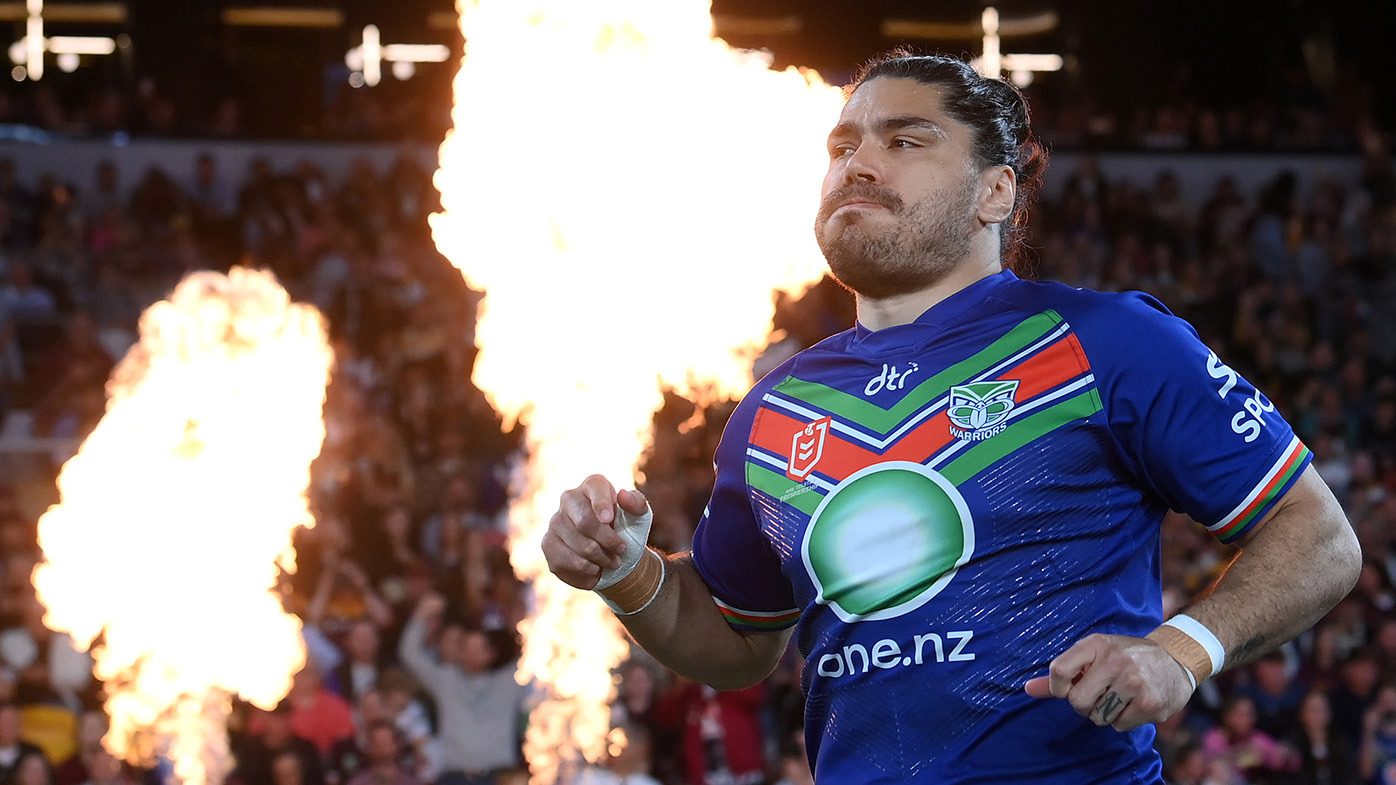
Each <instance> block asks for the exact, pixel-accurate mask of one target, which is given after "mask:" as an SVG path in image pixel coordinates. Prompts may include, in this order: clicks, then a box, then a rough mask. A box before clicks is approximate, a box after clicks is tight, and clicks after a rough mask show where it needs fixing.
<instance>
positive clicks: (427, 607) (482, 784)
mask: <svg viewBox="0 0 1396 785" xmlns="http://www.w3.org/2000/svg"><path fill="white" fill-rule="evenodd" d="M445 609H446V601H445V599H443V598H442V597H441V596H440V595H436V594H433V595H428V596H427V597H425V598H423V599H422V601H421V602H420V603H419V604H418V605H417V610H416V611H415V612H414V613H413V616H412V618H411V620H410V621H409V622H408V623H407V627H406V629H405V630H404V631H403V633H402V640H401V642H400V643H399V644H398V655H399V657H401V659H402V661H403V663H404V664H405V665H406V666H407V667H408V669H409V670H411V671H412V673H413V675H414V676H416V677H417V679H418V680H419V681H421V683H422V686H423V687H424V688H425V689H426V690H427V692H429V693H430V694H431V696H432V699H433V700H434V701H435V703H436V707H437V711H438V712H439V721H440V741H441V769H442V772H441V775H440V776H439V777H438V778H437V785H496V783H498V782H499V778H500V777H501V776H503V775H504V774H505V773H507V772H510V771H514V770H517V769H518V768H519V766H520V760H519V738H518V728H519V722H518V721H519V716H520V713H521V711H522V705H523V688H522V687H521V686H519V684H518V682H516V681H515V680H514V669H513V666H512V663H506V664H505V667H500V665H501V664H500V663H498V662H497V661H496V660H497V659H498V658H499V656H500V652H499V651H497V650H496V647H495V645H494V644H493V643H492V642H491V640H490V638H489V636H487V635H485V633H484V632H483V631H481V630H471V629H467V628H465V627H463V626H460V625H458V624H452V623H443V622H442V613H443V611H445ZM430 629H435V631H437V632H439V633H440V635H439V640H438V654H436V655H434V654H433V653H432V652H431V651H430V650H429V649H428V648H427V643H426V640H427V635H428V632H429V630H430Z"/></svg>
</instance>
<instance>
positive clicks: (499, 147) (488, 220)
mask: <svg viewBox="0 0 1396 785" xmlns="http://www.w3.org/2000/svg"><path fill="white" fill-rule="evenodd" d="M459 6H460V11H461V28H462V31H463V32H464V34H465V36H466V38H467V41H468V44H467V53H466V58H465V61H464V64H463V66H462V68H461V70H460V72H459V74H458V75H457V76H456V79H455V85H454V89H455V106H454V110H453V113H452V116H453V119H454V126H455V127H454V130H453V131H452V132H451V133H450V134H449V135H448V136H447V138H446V140H445V141H444V143H443V144H442V146H441V150H440V160H441V168H440V171H438V172H437V177H436V184H437V187H438V189H439V190H440V191H441V200H442V205H443V207H444V212H443V213H441V214H438V215H434V216H432V228H433V230H434V235H435V239H436V243H437V246H438V247H439V248H440V249H441V251H442V253H443V254H445V255H446V256H447V257H448V258H449V259H451V261H452V262H453V263H454V264H455V265H456V266H457V267H459V268H460V269H461V271H462V273H463V274H464V275H465V277H466V279H467V281H468V282H469V283H470V284H471V285H472V286H473V287H474V288H476V289H483V290H484V291H485V292H486V298H485V301H484V305H483V310H482V315H481V319H480V323H479V326H478V328H477V332H476V334H477V336H478V338H479V344H480V346H481V353H480V355H479V358H478V361H477V363H476V367H475V381H476V384H477V385H478V386H479V387H480V388H481V389H482V390H485V391H486V392H487V393H488V394H489V395H490V397H491V400H492V401H493V403H494V404H495V406H496V407H497V408H499V409H500V411H502V412H503V413H504V414H505V415H506V416H507V417H509V418H511V419H513V418H520V419H522V420H524V421H526V422H527V425H528V433H529V439H530V444H529V447H530V452H531V456H532V463H531V466H530V468H529V470H528V472H527V473H528V480H527V483H528V487H527V488H526V489H525V491H524V493H523V498H521V499H520V500H519V502H518V503H517V504H516V505H515V507H514V508H513V510H512V511H511V528H512V530H513V531H512V535H511V544H510V547H511V550H512V560H513V564H514V568H515V571H516V572H517V573H518V575H519V576H520V577H521V578H522V579H524V580H533V581H534V590H535V594H536V612H535V613H534V615H533V616H532V618H530V619H529V620H527V621H525V622H524V624H523V625H522V627H521V632H522V634H523V637H524V642H525V643H524V655H523V659H522V661H521V665H520V671H519V674H518V675H519V679H520V680H521V681H528V680H537V681H538V682H539V683H540V684H542V685H543V686H545V687H546V693H547V695H548V697H547V699H545V700H544V701H543V703H542V705H540V706H539V707H538V708H537V709H536V710H535V711H534V712H533V715H532V717H531V722H530V727H529V731H528V738H527V740H526V744H525V752H526V754H527V756H528V759H529V763H530V765H531V769H532V773H533V781H534V782H540V783H541V782H554V781H555V780H556V777H557V775H558V772H559V770H560V769H565V768H566V767H567V766H571V765H575V764H576V763H577V762H578V760H577V759H578V755H579V754H580V755H581V756H583V757H585V758H586V759H587V760H590V761H596V760H598V759H600V758H601V756H602V754H603V753H604V751H605V746H606V742H605V739H606V732H607V730H608V727H609V714H608V703H609V701H610V700H611V699H612V698H613V697H614V687H613V685H612V682H611V679H610V675H609V671H610V670H611V669H612V668H613V667H614V666H615V665H617V664H618V663H619V662H620V661H621V660H622V659H624V657H625V656H626V655H627V654H628V645H627V643H626V642H625V640H624V638H623V636H622V634H621V631H620V629H619V625H618V624H617V623H616V622H615V620H614V618H613V617H612V616H611V615H610V614H609V613H608V612H607V611H606V609H605V607H604V606H603V605H602V604H601V602H600V601H599V600H597V599H596V598H595V597H593V596H592V595H590V594H589V593H586V592H579V591H576V590H574V589H571V588H569V587H566V586H564V585H562V584H561V582H559V581H557V580H555V579H553V578H551V576H544V577H540V576H542V575H543V573H544V572H545V569H546V568H545V565H544V562H543V559H542V555H541V553H540V551H539V542H540V540H541V538H542V535H543V533H544V531H545V530H546V527H547V523H548V519H549V516H550V515H551V513H552V510H553V509H554V508H555V507H556V503H557V498H558V495H559V494H560V493H561V492H562V491H563V490H564V489H566V488H570V487H572V486H574V485H576V484H577V483H578V482H580V481H581V480H582V478H583V477H585V476H586V475H587V474H590V473H593V472H600V473H602V474H605V475H606V476H608V477H610V478H611V479H612V480H613V481H615V482H617V484H618V485H621V486H629V485H631V484H633V482H634V480H633V475H634V470H635V465H636V461H637V458H638V456H639V455H640V454H641V452H642V451H643V449H644V447H645V444H646V441H647V433H648V428H649V423H650V418H651V415H652V414H653V412H654V411H655V410H656V409H657V408H658V407H659V406H660V405H661V403H662V394H661V385H668V386H672V387H674V388H676V389H679V390H687V389H689V388H690V385H691V383H694V382H698V383H702V384H704V385H707V386H711V387H712V388H713V390H714V391H715V392H716V393H717V394H718V395H739V394H740V393H742V392H744V391H745V390H747V389H748V388H749V387H750V384H751V377H750V370H751V359H752V356H753V355H754V354H755V353H756V352H757V351H759V349H760V348H761V347H762V346H764V344H765V342H766V339H767V337H768V333H769V331H770V325H771V310H772V290H774V289H777V288H780V289H787V290H795V289H802V288H803V287H804V286H805V285H807V284H809V283H810V282H813V281H814V280H816V279H817V278H818V277H819V276H820V275H821V274H822V272H823V269H824V266H823V260H822V258H821V257H820V255H819V252H818V250H817V248H816V247H815V244H814V238H813V233H812V231H811V228H810V227H811V225H812V222H813V217H814V213H815V210H816V208H817V206H818V196H819V182H820V178H821V176H822V173H823V170H824V168H825V166H826V160H827V159H826V158H825V152H824V135H825V134H826V133H827V132H828V129H829V127H830V126H831V125H832V124H833V122H834V120H835V118H836V117H837V115H838V111H839V107H840V106H841V94H840V92H839V90H837V89H835V88H832V87H829V86H827V85H824V84H823V83H822V82H820V81H819V79H818V76H817V75H815V74H813V73H811V72H800V71H797V70H795V69H788V70H786V71H784V72H775V71H772V70H770V62H771V61H770V58H769V57H767V56H765V55H763V54H760V53H754V52H745V51H738V50H734V49H731V48H729V47H728V46H727V45H726V44H724V43H723V42H722V41H720V40H715V39H713V37H712V29H713V27H712V19H711V17H710V15H709V4H708V2H707V1H706V0H665V2H654V0H585V1H584V2H578V0H459ZM535 579H536V580H535ZM564 774H565V771H564Z"/></svg>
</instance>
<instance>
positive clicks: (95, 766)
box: [58, 746, 136, 785]
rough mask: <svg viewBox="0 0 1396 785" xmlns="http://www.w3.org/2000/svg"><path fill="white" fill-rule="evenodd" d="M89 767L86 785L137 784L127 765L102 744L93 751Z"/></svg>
mask: <svg viewBox="0 0 1396 785" xmlns="http://www.w3.org/2000/svg"><path fill="white" fill-rule="evenodd" d="M89 768H90V771H91V775H90V776H89V777H88V778H87V780H86V781H85V783H84V785H136V779H135V778H134V777H132V776H131V774H130V772H129V771H128V769H127V767H126V765H125V764H124V763H122V762H121V760H120V759H119V758H117V757H116V756H114V755H112V754H111V753H110V752H107V751H106V750H104V749H102V748H101V747H100V746H99V747H98V748H97V749H96V750H94V751H93V752H92V756H91V758H90V765H89ZM58 785H62V783H58Z"/></svg>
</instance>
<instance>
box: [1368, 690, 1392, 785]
mask: <svg viewBox="0 0 1396 785" xmlns="http://www.w3.org/2000/svg"><path fill="white" fill-rule="evenodd" d="M1361 755H1362V764H1361V772H1362V776H1363V778H1365V779H1368V780H1370V781H1371V782H1372V783H1373V785H1396V682H1393V683H1388V684H1385V685H1383V686H1382V687H1381V689H1380V690H1378V691H1377V697H1376V700H1374V701H1373V702H1372V706H1371V708H1369V709H1368V710H1367V712H1366V713H1365V714H1363V716H1362V748H1361Z"/></svg>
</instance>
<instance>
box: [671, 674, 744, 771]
mask: <svg viewBox="0 0 1396 785" xmlns="http://www.w3.org/2000/svg"><path fill="white" fill-rule="evenodd" d="M765 697H766V688H765V686H764V685H761V684H758V685H756V686H754V687H748V688H746V689H743V690H734V691H731V692H718V691H717V690H714V689H713V688H712V687H709V686H708V685H706V684H698V683H696V682H690V681H688V680H686V679H682V678H679V677H675V681H674V683H673V685H672V686H671V687H670V689H669V691H668V692H666V693H665V695H664V696H663V698H662V699H661V700H660V703H659V705H658V706H657V707H656V709H655V718H656V721H657V722H658V724H659V725H660V726H661V727H668V728H673V729H677V730H678V732H679V734H680V742H679V743H680V747H679V750H680V756H681V761H682V768H681V771H682V774H683V778H684V779H683V781H684V782H685V783H687V785H755V783H759V782H762V781H763V780H764V779H765V774H766V772H765V757H764V756H765V750H764V749H763V739H764V736H763V735H762V733H761V725H760V722H761V720H760V712H761V707H762V702H763V700H764V699H765Z"/></svg>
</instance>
